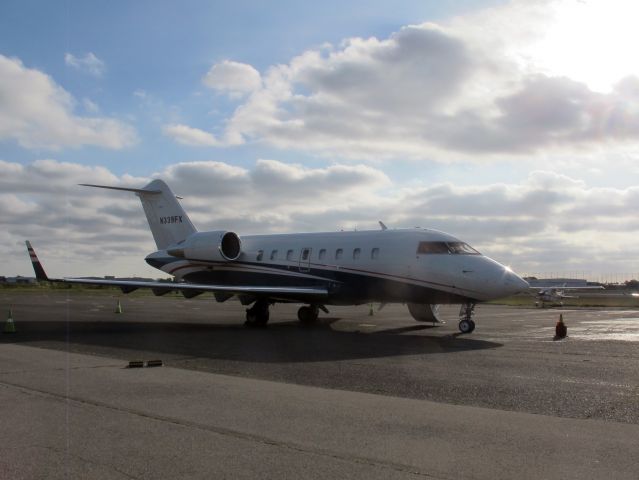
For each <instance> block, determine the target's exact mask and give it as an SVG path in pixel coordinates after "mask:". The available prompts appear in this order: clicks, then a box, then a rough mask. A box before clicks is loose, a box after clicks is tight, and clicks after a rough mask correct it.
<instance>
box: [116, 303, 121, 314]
mask: <svg viewBox="0 0 639 480" xmlns="http://www.w3.org/2000/svg"><path fill="white" fill-rule="evenodd" d="M115 313H122V304H121V303H120V300H118V306H117V307H115Z"/></svg>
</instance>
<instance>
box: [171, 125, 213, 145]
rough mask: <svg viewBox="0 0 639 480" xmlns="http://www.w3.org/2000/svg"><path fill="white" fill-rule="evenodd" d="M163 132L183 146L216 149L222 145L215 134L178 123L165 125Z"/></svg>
mask: <svg viewBox="0 0 639 480" xmlns="http://www.w3.org/2000/svg"><path fill="white" fill-rule="evenodd" d="M162 132H163V133H164V135H166V136H167V137H170V138H172V139H173V140H175V141H176V142H178V143H181V144H182V145H190V146H192V147H215V146H218V145H220V142H219V141H218V140H217V139H216V138H215V137H214V136H213V134H211V133H209V132H205V131H204V130H200V129H199V128H192V127H189V126H188V125H181V124H177V123H174V124H171V125H165V126H164V127H163V128H162Z"/></svg>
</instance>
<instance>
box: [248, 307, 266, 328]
mask: <svg viewBox="0 0 639 480" xmlns="http://www.w3.org/2000/svg"><path fill="white" fill-rule="evenodd" d="M269 317H270V315H269V310H268V304H266V307H264V305H258V304H255V305H253V306H252V307H251V308H249V309H247V310H246V322H244V325H246V326H247V327H265V326H266V324H267V323H268V320H269Z"/></svg>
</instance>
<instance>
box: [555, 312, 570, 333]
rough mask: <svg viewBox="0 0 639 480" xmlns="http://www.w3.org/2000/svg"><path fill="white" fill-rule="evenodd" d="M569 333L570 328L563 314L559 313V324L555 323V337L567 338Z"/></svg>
mask: <svg viewBox="0 0 639 480" xmlns="http://www.w3.org/2000/svg"><path fill="white" fill-rule="evenodd" d="M566 335H568V328H567V327H566V324H565V323H564V316H563V314H561V313H560V314H559V320H557V325H555V338H566Z"/></svg>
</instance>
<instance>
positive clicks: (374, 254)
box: [257, 248, 379, 262]
mask: <svg viewBox="0 0 639 480" xmlns="http://www.w3.org/2000/svg"><path fill="white" fill-rule="evenodd" d="M310 255H311V249H310V248H305V249H304V250H302V258H301V260H302V261H303V262H305V261H308V259H309V257H310ZM361 256H362V249H361V248H354V249H353V260H359V259H360V258H361ZM326 257H327V250H326V249H325V248H322V249H320V251H319V254H318V256H317V258H318V259H319V260H326ZM262 258H264V250H258V252H257V261H258V262H261V261H262ZM342 258H344V249H343V248H338V249H337V250H335V260H341V259H342ZM378 258H379V248H372V249H371V259H372V260H377V259H378ZM270 259H271V260H276V259H277V250H272V251H271V256H270ZM286 260H289V261H291V262H292V261H295V260H297V257H296V256H295V250H293V249H291V250H287V251H286Z"/></svg>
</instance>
